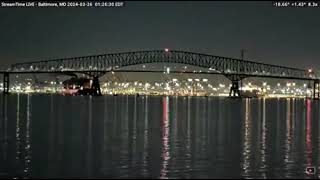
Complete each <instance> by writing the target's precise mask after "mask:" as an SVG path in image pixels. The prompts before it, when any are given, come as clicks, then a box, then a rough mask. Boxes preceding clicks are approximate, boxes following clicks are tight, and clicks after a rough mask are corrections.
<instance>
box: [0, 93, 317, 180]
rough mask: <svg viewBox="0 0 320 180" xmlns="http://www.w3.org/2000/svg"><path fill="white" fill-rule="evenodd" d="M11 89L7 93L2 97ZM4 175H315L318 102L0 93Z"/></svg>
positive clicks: (1, 169) (0, 171)
mask: <svg viewBox="0 0 320 180" xmlns="http://www.w3.org/2000/svg"><path fill="white" fill-rule="evenodd" d="M4 98H5V99H4ZM1 102H2V104H1V106H2V107H1V109H2V112H1V152H0V153H1V163H0V177H27V178H32V177H34V178H46V177H50V178H54V177H57V178H74V177H75V178H88V177H92V178H120V177H122V178H130V177H135V178H139V177H140V178H164V179H166V178H298V177H300V178H316V177H318V176H319V174H320V173H319V170H320V169H319V170H317V172H316V174H315V175H307V174H305V167H307V166H315V167H318V164H319V162H320V158H319V153H318V152H319V150H320V145H319V140H320V133H319V130H320V129H319V102H317V101H313V100H303V99H229V98H211V97H148V96H140V97H134V96H115V97H114V96H104V97H67V96H56V95H52V96H46V95H10V96H6V97H1Z"/></svg>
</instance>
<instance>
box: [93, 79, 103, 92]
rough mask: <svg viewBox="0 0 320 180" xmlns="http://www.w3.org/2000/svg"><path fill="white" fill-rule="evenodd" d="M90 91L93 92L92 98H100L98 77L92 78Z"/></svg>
mask: <svg viewBox="0 0 320 180" xmlns="http://www.w3.org/2000/svg"><path fill="white" fill-rule="evenodd" d="M91 90H92V91H93V95H94V96H101V95H102V93H101V89H100V82H99V77H98V76H94V77H93V81H92V85H91Z"/></svg>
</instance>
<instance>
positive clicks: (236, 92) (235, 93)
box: [224, 74, 247, 97]
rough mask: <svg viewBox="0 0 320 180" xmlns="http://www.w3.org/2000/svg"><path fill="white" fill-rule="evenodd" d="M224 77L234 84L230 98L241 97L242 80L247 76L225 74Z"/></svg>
mask: <svg viewBox="0 0 320 180" xmlns="http://www.w3.org/2000/svg"><path fill="white" fill-rule="evenodd" d="M224 76H226V77H227V78H228V79H230V80H231V82H232V84H231V87H230V91H229V97H241V93H240V86H239V84H241V86H242V80H243V79H244V78H246V77H247V76H245V75H238V74H224Z"/></svg>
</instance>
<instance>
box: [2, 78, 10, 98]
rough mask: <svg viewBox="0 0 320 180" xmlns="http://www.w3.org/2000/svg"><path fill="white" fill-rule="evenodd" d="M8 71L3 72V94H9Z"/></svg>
mask: <svg viewBox="0 0 320 180" xmlns="http://www.w3.org/2000/svg"><path fill="white" fill-rule="evenodd" d="M9 78H10V77H9V73H4V74H3V94H9V87H10V86H9V83H10V82H9Z"/></svg>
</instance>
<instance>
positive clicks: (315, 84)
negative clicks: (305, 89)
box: [313, 80, 320, 99]
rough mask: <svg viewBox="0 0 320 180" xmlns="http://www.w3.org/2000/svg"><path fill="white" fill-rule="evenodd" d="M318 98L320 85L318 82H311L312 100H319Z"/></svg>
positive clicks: (319, 96)
mask: <svg viewBox="0 0 320 180" xmlns="http://www.w3.org/2000/svg"><path fill="white" fill-rule="evenodd" d="M319 98H320V84H319V80H315V81H314V82H313V99H319Z"/></svg>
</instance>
